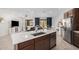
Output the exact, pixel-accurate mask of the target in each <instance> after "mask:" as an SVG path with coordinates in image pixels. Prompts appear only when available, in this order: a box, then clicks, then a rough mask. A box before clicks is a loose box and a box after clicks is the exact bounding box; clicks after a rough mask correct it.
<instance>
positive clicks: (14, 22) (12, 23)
mask: <svg viewBox="0 0 79 59" xmlns="http://www.w3.org/2000/svg"><path fill="white" fill-rule="evenodd" d="M15 26H19V21H11V27H15Z"/></svg>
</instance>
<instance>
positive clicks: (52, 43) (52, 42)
mask: <svg viewBox="0 0 79 59" xmlns="http://www.w3.org/2000/svg"><path fill="white" fill-rule="evenodd" d="M55 45H56V32H54V33H51V34H50V49H51V48H53V47H54V46H55Z"/></svg>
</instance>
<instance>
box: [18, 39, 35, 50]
mask: <svg viewBox="0 0 79 59" xmlns="http://www.w3.org/2000/svg"><path fill="white" fill-rule="evenodd" d="M31 44H34V40H29V41H26V42H22V43H19V44H18V49H22V48H24V47H26V46H28V45H31Z"/></svg>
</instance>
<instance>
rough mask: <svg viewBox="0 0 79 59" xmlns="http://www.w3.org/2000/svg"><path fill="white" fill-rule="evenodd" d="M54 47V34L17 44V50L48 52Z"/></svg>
mask: <svg viewBox="0 0 79 59" xmlns="http://www.w3.org/2000/svg"><path fill="white" fill-rule="evenodd" d="M55 45H56V32H53V33H51V34H47V35H44V36H41V37H38V38H34V39H31V40H28V41H25V42H22V43H19V44H17V49H18V50H49V49H51V48H53V47H54V46H55Z"/></svg>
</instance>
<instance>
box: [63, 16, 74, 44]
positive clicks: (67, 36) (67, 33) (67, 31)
mask: <svg viewBox="0 0 79 59" xmlns="http://www.w3.org/2000/svg"><path fill="white" fill-rule="evenodd" d="M72 24H73V18H72V17H70V18H67V19H64V40H65V41H67V42H68V43H71V44H72V43H73V38H72V35H73V33H72V31H73V28H72Z"/></svg>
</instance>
